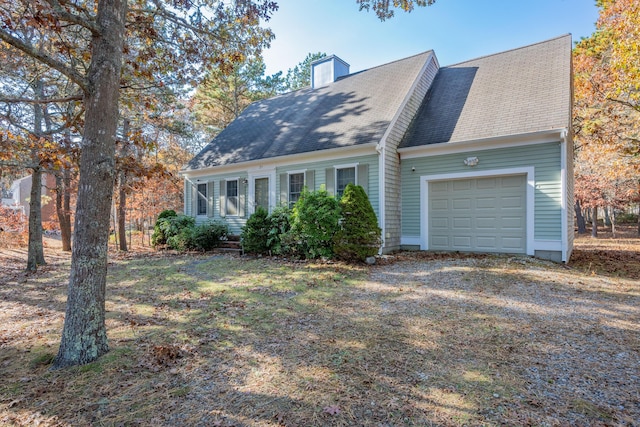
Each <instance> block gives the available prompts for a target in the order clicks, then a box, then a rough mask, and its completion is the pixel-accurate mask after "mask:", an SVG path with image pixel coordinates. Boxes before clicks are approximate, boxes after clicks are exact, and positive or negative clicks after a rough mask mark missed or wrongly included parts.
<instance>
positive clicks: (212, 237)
mask: <svg viewBox="0 0 640 427" xmlns="http://www.w3.org/2000/svg"><path fill="white" fill-rule="evenodd" d="M228 234H229V227H228V226H227V224H225V223H222V222H218V221H212V222H207V223H205V224H200V225H198V226H197V227H195V228H194V229H193V231H192V232H191V235H187V236H185V237H186V238H187V248H188V249H197V250H200V251H210V250H211V249H213V248H217V247H218V246H220V242H221V241H222V240H226V239H227V235H228Z"/></svg>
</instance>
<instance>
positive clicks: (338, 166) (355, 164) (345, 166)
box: [333, 163, 360, 169]
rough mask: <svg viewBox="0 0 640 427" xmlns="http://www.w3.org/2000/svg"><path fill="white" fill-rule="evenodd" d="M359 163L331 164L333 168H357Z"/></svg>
mask: <svg viewBox="0 0 640 427" xmlns="http://www.w3.org/2000/svg"><path fill="white" fill-rule="evenodd" d="M359 164H360V163H346V164H342V165H333V168H334V169H348V168H357V167H358V165H359Z"/></svg>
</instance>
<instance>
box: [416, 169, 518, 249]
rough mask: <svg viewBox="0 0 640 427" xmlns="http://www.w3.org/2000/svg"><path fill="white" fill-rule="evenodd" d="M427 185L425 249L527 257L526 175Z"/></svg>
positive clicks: (458, 180)
mask: <svg viewBox="0 0 640 427" xmlns="http://www.w3.org/2000/svg"><path fill="white" fill-rule="evenodd" d="M428 185H429V189H428V226H429V234H428V236H429V237H428V240H429V249H431V250H443V251H464V252H501V253H516V254H524V253H526V248H527V241H526V240H527V224H526V218H527V214H526V213H527V206H526V200H527V196H526V193H527V192H526V189H527V179H526V175H508V176H490V177H481V178H470V179H454V180H443V181H430V182H429V184H428Z"/></svg>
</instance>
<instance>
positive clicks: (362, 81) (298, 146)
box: [185, 51, 433, 171]
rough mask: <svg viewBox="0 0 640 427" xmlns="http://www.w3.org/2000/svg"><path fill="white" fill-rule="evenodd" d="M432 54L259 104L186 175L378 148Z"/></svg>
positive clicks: (192, 164) (196, 159) (212, 144)
mask: <svg viewBox="0 0 640 427" xmlns="http://www.w3.org/2000/svg"><path fill="white" fill-rule="evenodd" d="M432 53H433V52H432V51H427V52H424V53H421V54H418V55H415V56H411V57H409V58H405V59H402V60H399V61H395V62H391V63H388V64H385V65H381V66H378V67H374V68H370V69H368V70H364V71H360V72H357V73H353V74H349V75H348V76H344V77H342V78H340V79H339V80H338V81H336V82H334V83H332V84H330V85H328V86H324V87H322V88H318V89H302V90H298V91H295V92H290V93H287V94H284V95H279V96H276V97H273V98H270V99H267V100H263V101H258V102H255V103H253V104H251V105H250V106H249V107H247V108H246V109H245V110H244V111H243V112H242V114H241V115H240V116H239V117H238V118H237V119H236V120H234V121H233V122H232V123H231V124H230V125H229V126H228V127H227V128H226V129H224V130H223V131H222V132H221V133H220V134H219V135H218V136H216V137H215V138H214V139H213V141H211V142H210V143H209V144H208V145H207V146H206V147H205V148H204V149H203V150H202V151H201V152H200V153H198V155H196V156H195V157H194V158H193V159H192V160H191V161H190V162H189V163H188V165H187V166H186V167H185V170H187V171H189V170H196V169H201V168H206V167H213V166H221V165H227V164H233V163H241V162H246V161H252V160H258V159H264V158H273V157H279V156H285V155H291V154H300V153H308V152H313V151H318V150H325V149H331V148H339V147H347V146H354V145H360V144H367V143H377V142H379V141H380V139H381V138H382V136H383V135H384V133H385V131H386V129H387V127H388V126H389V124H390V123H391V121H392V119H393V117H394V116H395V114H396V112H397V110H398V109H399V108H400V107H401V105H402V102H403V100H404V99H405V96H406V95H407V92H408V91H409V90H410V89H411V87H412V85H413V83H414V81H415V80H416V79H417V78H418V76H419V74H420V72H421V71H422V69H423V67H424V65H425V63H426V61H427V59H428V58H429V56H430V55H431V54H432Z"/></svg>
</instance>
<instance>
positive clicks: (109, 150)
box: [52, 0, 127, 369]
mask: <svg viewBox="0 0 640 427" xmlns="http://www.w3.org/2000/svg"><path fill="white" fill-rule="evenodd" d="M126 10H127V0H100V1H99V2H98V11H97V19H96V24H97V27H98V33H97V34H96V35H94V36H93V40H92V52H91V55H92V57H91V65H90V67H89V70H88V75H87V81H88V91H87V92H86V93H85V99H84V104H85V108H86V112H85V127H84V135H83V140H82V152H81V155H80V180H79V183H78V200H77V204H76V216H75V224H74V230H73V233H74V234H73V235H74V239H73V251H72V257H71V273H70V277H69V288H68V297H67V309H66V314H65V319H64V328H63V331H62V338H61V341H60V349H59V350H58V355H57V356H56V358H55V360H54V362H53V366H52V369H59V368H63V367H66V366H73V365H82V364H86V363H90V362H93V361H94V360H96V359H97V358H98V357H100V356H101V355H103V354H105V353H106V352H107V351H109V346H108V344H107V331H106V326H105V291H106V278H107V251H108V243H109V211H110V208H111V200H112V197H113V184H114V177H115V165H114V163H115V138H116V129H117V125H118V95H119V86H120V71H121V67H122V46H123V35H124V24H125V16H126Z"/></svg>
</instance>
